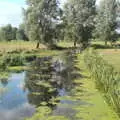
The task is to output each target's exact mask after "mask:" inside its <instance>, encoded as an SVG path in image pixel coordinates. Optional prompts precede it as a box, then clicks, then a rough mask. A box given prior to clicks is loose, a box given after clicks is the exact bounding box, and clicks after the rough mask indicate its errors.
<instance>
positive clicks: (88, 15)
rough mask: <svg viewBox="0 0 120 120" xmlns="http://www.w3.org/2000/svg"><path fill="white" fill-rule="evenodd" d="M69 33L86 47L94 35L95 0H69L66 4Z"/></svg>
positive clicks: (76, 41)
mask: <svg viewBox="0 0 120 120" xmlns="http://www.w3.org/2000/svg"><path fill="white" fill-rule="evenodd" d="M64 9H65V16H66V19H67V24H68V25H67V31H66V32H67V33H68V34H69V35H70V37H71V38H72V39H73V40H74V45H75V46H76V43H80V44H82V45H83V46H84V47H85V46H86V45H87V44H88V42H89V40H90V38H91V37H92V30H93V28H94V17H95V9H96V7H95V0H69V1H68V2H67V3H66V5H65V8H64Z"/></svg>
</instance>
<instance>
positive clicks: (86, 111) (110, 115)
mask: <svg viewBox="0 0 120 120" xmlns="http://www.w3.org/2000/svg"><path fill="white" fill-rule="evenodd" d="M78 60H79V62H78V64H77V65H76V66H77V67H78V68H80V69H81V71H80V74H81V75H82V76H83V78H82V79H80V80H78V81H81V83H82V85H81V86H79V84H78V81H77V84H78V87H76V92H75V93H76V96H78V98H79V99H80V100H82V101H85V103H87V104H86V105H85V106H84V105H81V106H78V107H77V108H76V110H78V111H80V112H78V113H77V115H76V117H77V118H79V119H81V118H82V119H85V120H93V119H94V120H118V119H119V118H118V116H117V114H116V113H115V112H114V110H113V109H112V108H111V107H110V106H109V105H108V104H107V103H106V101H105V100H104V97H103V94H102V93H100V92H99V91H98V89H97V88H96V82H95V81H94V78H92V77H91V75H90V72H89V70H88V69H87V68H86V67H85V64H86V63H85V62H84V59H83V56H82V55H80V54H79V55H78ZM81 87H82V90H83V91H85V92H84V93H83V95H81V96H80V94H79V92H78V91H80V90H81ZM77 94H78V95H77Z"/></svg>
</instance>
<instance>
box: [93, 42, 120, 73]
mask: <svg viewBox="0 0 120 120" xmlns="http://www.w3.org/2000/svg"><path fill="white" fill-rule="evenodd" d="M118 43H119V42H118ZM93 45H98V46H102V48H99V47H98V48H97V51H98V52H99V53H100V54H101V55H102V56H103V58H104V59H105V60H106V61H107V62H108V63H109V64H112V65H113V67H114V68H115V69H116V70H118V71H120V49H119V48H110V47H111V46H110V44H108V46H107V47H105V45H104V43H103V42H93Z"/></svg>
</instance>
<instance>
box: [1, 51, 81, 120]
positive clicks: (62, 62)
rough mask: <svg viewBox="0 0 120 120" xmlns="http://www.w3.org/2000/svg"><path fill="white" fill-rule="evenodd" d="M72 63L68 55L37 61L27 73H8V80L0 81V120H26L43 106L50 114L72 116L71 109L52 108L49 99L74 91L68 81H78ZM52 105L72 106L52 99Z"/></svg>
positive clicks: (69, 54)
mask: <svg viewBox="0 0 120 120" xmlns="http://www.w3.org/2000/svg"><path fill="white" fill-rule="evenodd" d="M75 60H76V56H74V55H72V54H71V53H66V54H64V55H58V56H55V57H44V58H37V59H36V60H35V61H34V62H32V63H31V65H30V66H29V70H28V71H24V72H21V73H12V74H11V75H10V77H9V79H8V80H3V81H1V83H0V86H1V88H2V89H3V90H2V92H1V93H0V120H22V119H23V118H25V117H30V116H32V115H33V113H34V112H35V109H36V107H39V106H41V105H43V102H45V104H46V105H47V106H49V107H51V108H52V109H53V110H54V114H70V115H71V116H72V114H74V111H72V109H70V108H69V107H60V106H56V104H53V103H52V102H51V99H53V98H54V99H56V98H57V97H59V96H66V95H69V94H71V93H70V91H71V89H72V88H73V87H74V84H73V83H72V81H73V79H75V78H77V77H79V74H75V71H76V68H75V67H74V63H75ZM54 102H56V103H57V102H59V103H61V104H66V103H67V104H73V103H72V101H69V100H57V99H56V100H54ZM68 106H69V105H68ZM65 111H67V112H68V111H69V112H68V113H65ZM70 115H69V116H70Z"/></svg>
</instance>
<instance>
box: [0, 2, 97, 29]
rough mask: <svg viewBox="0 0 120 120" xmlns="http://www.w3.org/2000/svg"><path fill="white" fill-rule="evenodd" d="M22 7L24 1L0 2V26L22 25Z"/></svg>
mask: <svg viewBox="0 0 120 120" xmlns="http://www.w3.org/2000/svg"><path fill="white" fill-rule="evenodd" d="M64 1H65V0H61V3H62V4H64ZM98 1H99V0H98ZM24 7H25V0H0V26H4V25H6V24H12V25H13V26H16V27H18V26H19V24H20V23H22V19H23V15H22V8H24Z"/></svg>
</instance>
